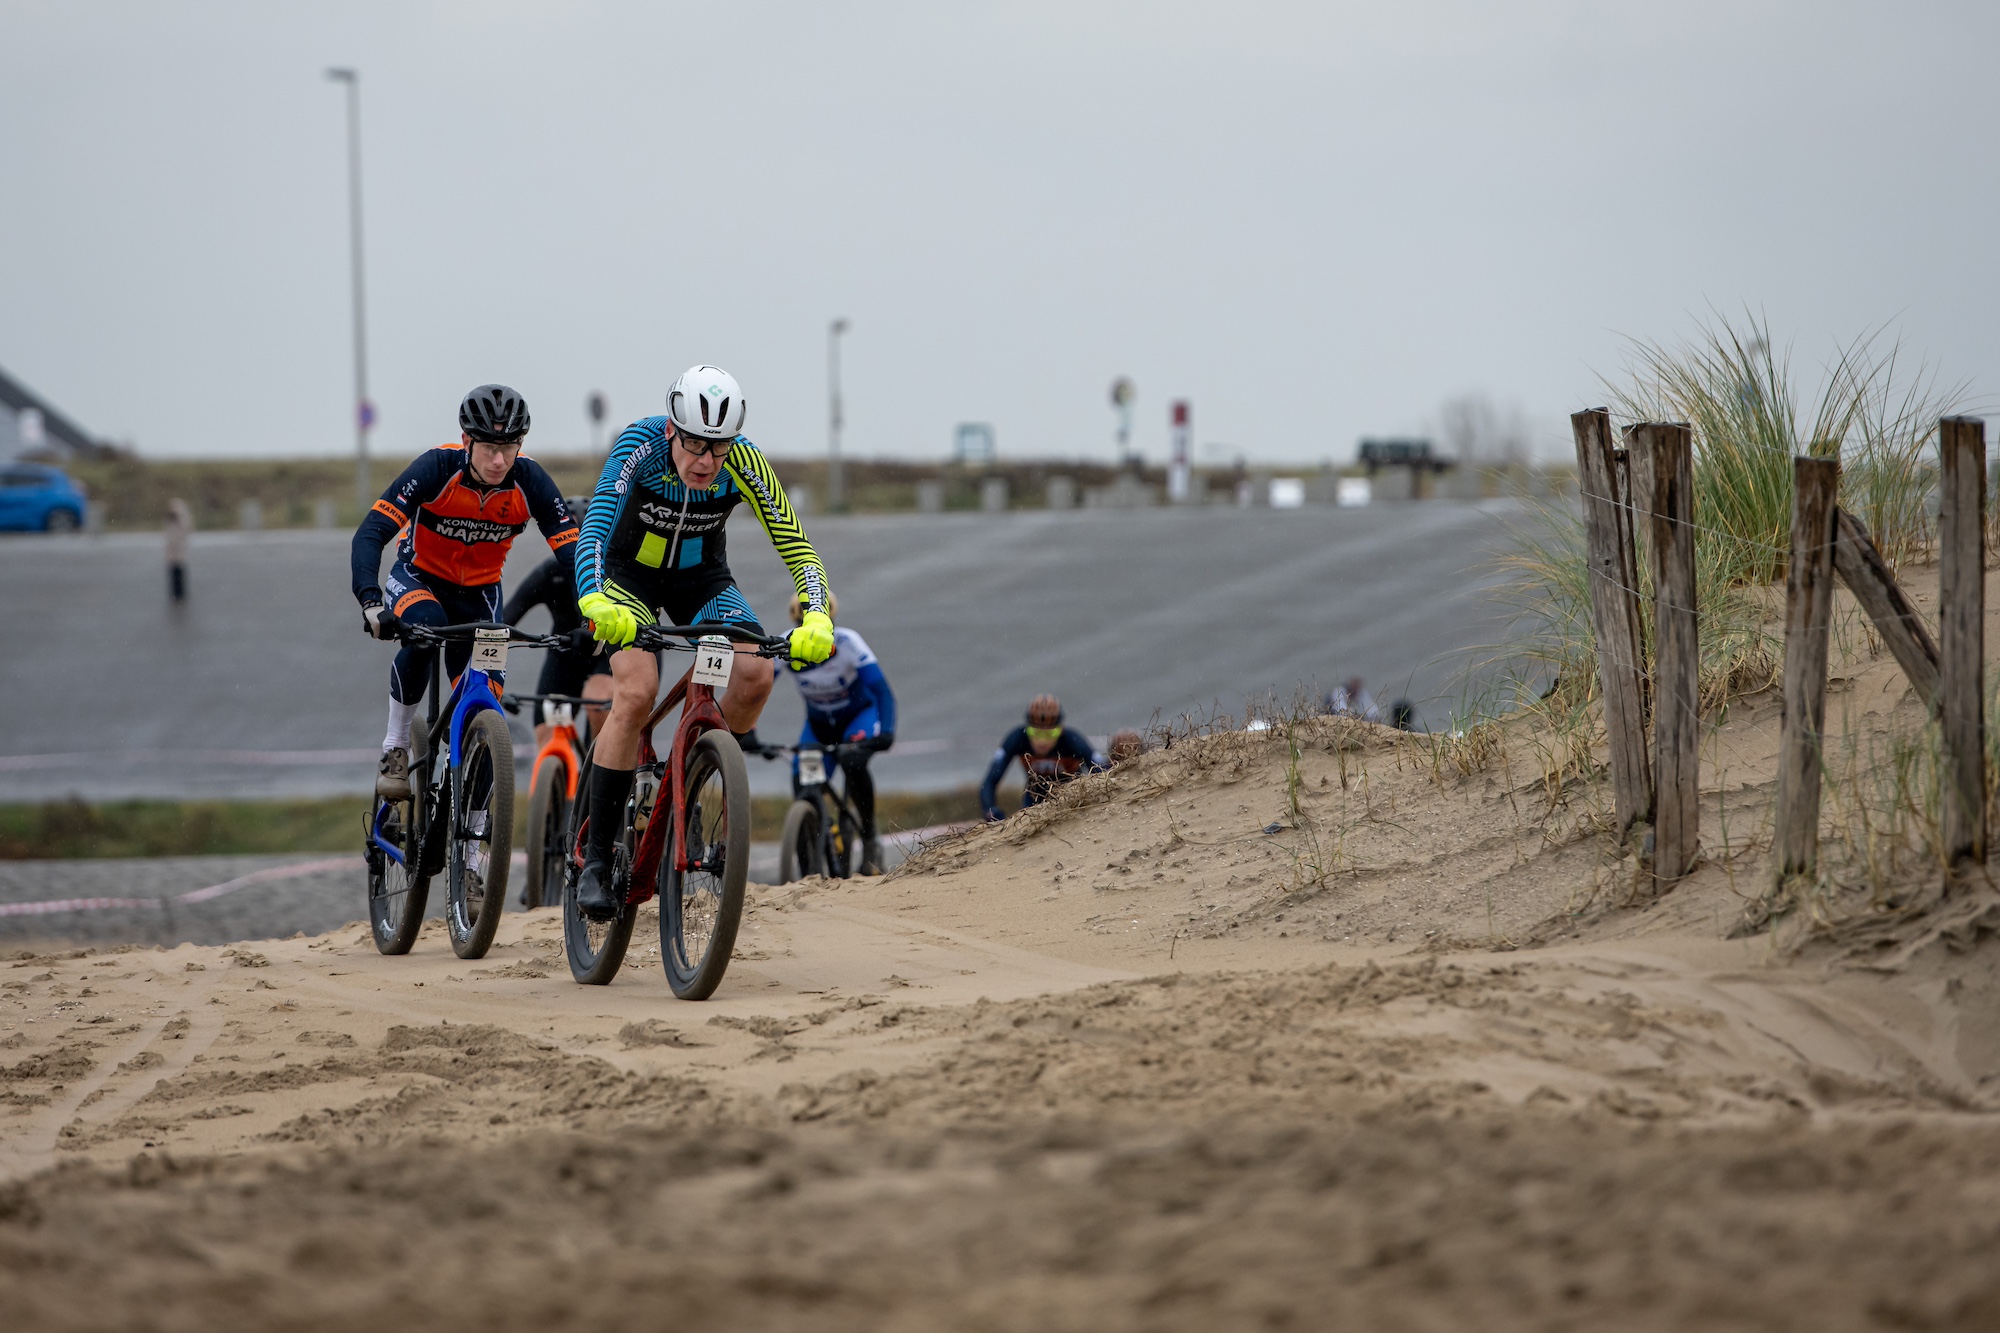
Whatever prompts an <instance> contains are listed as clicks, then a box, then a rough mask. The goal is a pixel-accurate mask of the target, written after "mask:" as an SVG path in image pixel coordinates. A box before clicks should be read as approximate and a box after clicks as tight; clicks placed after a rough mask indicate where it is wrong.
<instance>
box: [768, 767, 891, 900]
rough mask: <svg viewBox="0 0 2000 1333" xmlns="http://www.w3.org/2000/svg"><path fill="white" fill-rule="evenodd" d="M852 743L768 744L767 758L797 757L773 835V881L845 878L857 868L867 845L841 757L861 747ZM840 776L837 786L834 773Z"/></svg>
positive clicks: (789, 881)
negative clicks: (786, 804) (781, 820)
mask: <svg viewBox="0 0 2000 1333" xmlns="http://www.w3.org/2000/svg"><path fill="white" fill-rule="evenodd" d="M861 748H862V747H861V746H857V745H767V746H765V747H764V749H763V755H764V757H765V758H766V759H775V758H777V757H779V756H780V755H787V754H791V755H797V756H798V767H797V768H796V769H795V770H794V771H793V773H792V804H791V807H790V808H789V809H787V810H786V811H785V825H784V831H783V832H782V833H780V834H779V835H778V882H779V883H780V884H789V883H791V882H792V881H793V880H795V879H804V878H805V877H806V876H807V875H827V876H830V877H832V878H834V879H848V878H850V877H852V876H853V875H854V874H855V873H856V872H857V871H859V870H860V868H861V861H862V858H863V857H864V856H865V855H867V844H866V842H865V840H864V839H863V838H862V835H861V812H860V811H858V810H856V809H855V808H854V802H853V800H852V799H850V798H849V796H848V794H847V782H846V778H845V775H844V770H842V769H841V768H840V760H841V759H842V758H843V757H846V756H849V755H851V754H853V753H854V752H855V751H857V750H859V749H861ZM836 773H840V774H842V779H841V782H840V784H839V785H838V786H836V785H835V784H834V780H833V779H834V775H835V774H836Z"/></svg>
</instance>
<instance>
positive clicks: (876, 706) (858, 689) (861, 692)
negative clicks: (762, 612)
mask: <svg viewBox="0 0 2000 1333" xmlns="http://www.w3.org/2000/svg"><path fill="white" fill-rule="evenodd" d="M826 605H827V609H828V610H829V611H830V612H832V613H833V614H835V615H838V614H840V603H839V601H838V600H837V599H836V598H835V597H834V596H833V595H832V594H831V593H829V594H827V600H826ZM805 610H806V599H805V598H803V597H799V598H796V599H794V600H793V602H792V621H793V623H794V624H796V623H798V621H799V619H800V617H801V616H802V615H803V614H804V612H805ZM792 684H794V685H796V686H798V687H799V694H800V696H801V697H802V698H803V699H804V700H805V705H806V721H805V726H804V727H803V728H801V729H800V731H799V742H798V743H799V745H800V746H801V747H805V748H809V747H811V746H814V745H839V746H843V747H846V748H845V749H844V750H843V751H842V752H840V771H841V772H843V773H845V774H846V775H847V794H848V795H849V796H851V797H852V798H853V799H854V813H856V814H857V815H860V816H861V839H862V852H861V873H862V874H864V875H879V874H881V873H882V843H881V841H880V840H879V839H878V838H877V837H876V836H875V780H874V779H873V778H871V777H870V776H868V761H869V760H870V759H873V758H874V757H875V756H876V754H878V753H880V752H881V751H883V750H887V749H888V748H889V747H890V746H892V745H894V744H895V743H896V695H895V692H894V691H892V690H891V689H890V688H889V678H888V677H887V676H885V675H883V674H882V664H881V663H880V662H878V661H876V660H875V654H874V653H873V652H871V651H869V648H868V642H867V640H865V639H863V638H862V637H861V636H860V635H859V634H856V633H855V632H854V631H853V630H851V629H848V628H847V627H846V626H845V625H843V626H841V627H839V628H838V629H836V630H834V632H833V655H832V656H831V657H829V658H827V659H826V661H824V662H821V663H820V664H819V665H818V666H809V667H807V668H806V669H805V670H803V671H794V672H793V673H792ZM798 777H799V759H798V756H797V755H793V756H792V781H793V783H794V784H795V786H794V789H795V790H796V784H797V782H798Z"/></svg>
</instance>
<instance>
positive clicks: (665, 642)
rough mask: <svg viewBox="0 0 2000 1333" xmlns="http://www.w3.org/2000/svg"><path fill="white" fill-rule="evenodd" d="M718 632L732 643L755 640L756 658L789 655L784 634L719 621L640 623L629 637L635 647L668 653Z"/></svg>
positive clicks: (689, 649) (691, 646)
mask: <svg viewBox="0 0 2000 1333" xmlns="http://www.w3.org/2000/svg"><path fill="white" fill-rule="evenodd" d="M710 635H719V636H721V637H722V638H725V639H728V640H729V641H730V642H732V643H754V644H756V645H757V656H759V657H780V656H782V657H787V658H789V657H790V656H791V646H790V645H791V639H790V637H789V636H787V635H783V634H772V635H763V634H758V633H756V632H755V631H753V630H748V629H745V628H744V627H743V626H741V625H734V624H731V623H729V622H728V621H722V620H704V621H697V622H696V623H695V624H692V625H641V626H640V627H639V634H638V637H636V638H635V639H633V640H632V646H633V647H634V648H644V649H651V650H654V651H658V650H661V649H665V650H667V651H670V652H693V651H694V640H696V639H701V638H707V637H708V636H710Z"/></svg>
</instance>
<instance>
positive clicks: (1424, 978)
mask: <svg viewBox="0 0 2000 1333" xmlns="http://www.w3.org/2000/svg"><path fill="white" fill-rule="evenodd" d="M1849 667H1850V668H1851V669H1849V670H1848V671H1847V673H1846V674H1845V675H1844V676H1843V684H1842V689H1843V691H1844V696H1843V697H1844V699H1845V700H1846V704H1845V705H1844V708H1845V712H1844V713H1843V716H1846V717H1848V718H1849V719H1851V722H1852V725H1854V726H1856V727H1884V726H1889V725H1891V724H1894V723H1896V722H1898V720H1899V719H1900V720H1902V721H1907V718H1908V712H1909V710H1910V709H1911V708H1913V707H1914V705H1913V703H1911V701H1910V700H1909V699H1908V698H1907V697H1906V693H1905V692H1901V691H1899V689H1898V687H1897V684H1896V681H1895V679H1894V678H1893V676H1892V674H1891V673H1888V672H1884V671H1882V670H1881V669H1880V667H1879V666H1878V665H1876V664H1873V663H1871V662H1869V661H1865V660H1861V661H1856V662H1853V663H1850V664H1849ZM1774 738H1775V720H1774V718H1773V716H1772V709H1771V706H1770V704H1769V702H1768V701H1762V700H1751V701H1748V702H1747V703H1745V704H1743V705H1740V706H1739V707H1738V709H1737V710H1736V711H1735V713H1734V714H1733V717H1732V720H1731V721H1730V722H1729V724H1728V725H1727V726H1725V727H1724V728H1723V729H1722V730H1721V732H1720V733H1719V734H1718V736H1717V737H1716V738H1715V739H1714V741H1713V749H1714V753H1715V755H1716V762H1714V763H1713V764H1712V765H1711V769H1710V771H1711V772H1712V773H1713V774H1714V777H1713V779H1712V780H1711V789H1710V790H1709V792H1708V799H1710V800H1712V801H1715V802H1717V803H1718V806H1717V814H1721V813H1723V812H1725V811H1726V812H1729V813H1730V818H1731V819H1732V820H1734V821H1736V822H1735V825H1734V827H1735V839H1736V841H1735V842H1734V843H1731V844H1728V845H1725V844H1724V843H1723V842H1722V840H1721V838H1720V836H1719V833H1718V835H1717V837H1716V838H1715V840H1714V841H1713V842H1712V843H1711V844H1710V847H1711V854H1710V856H1709V859H1708V860H1707V861H1706V862H1705V863H1704V865H1703V866H1702V867H1701V868H1700V869H1699V870H1698V872H1697V873H1696V874H1695V875H1694V876H1693V877H1691V878H1690V879H1689V880H1688V881H1687V882H1686V883H1684V884H1683V885H1682V886H1680V887H1679V888H1678V889H1676V890H1675V891H1674V892H1673V893H1672V894H1670V895H1668V896H1667V897H1666V898H1664V899H1662V900H1661V901H1659V902H1658V903H1655V904H1650V905H1648V904H1645V903H1643V902H1635V901H1634V900H1633V898H1632V895H1631V885H1632V883H1633V867H1632V863H1631V862H1630V861H1629V860H1619V859H1617V858H1615V857H1614V856H1612V855H1611V854H1610V853H1609V852H1608V851H1607V848H1606V847H1605V845H1604V841H1603V839H1602V838H1601V837H1600V836H1598V835H1596V834H1594V833H1592V832H1590V830H1589V828H1588V823H1587V821H1586V820H1582V819H1580V818H1579V817H1577V815H1576V810H1575V806H1574V804H1572V805H1571V806H1570V807H1566V809H1567V813H1564V812H1563V811H1562V810H1558V811H1556V812H1553V813H1552V812H1551V811H1550V810H1549V808H1548V805H1547V803H1546V802H1544V801H1541V800H1540V799H1539V797H1538V795H1537V791H1538V787H1537V781H1538V779H1537V778H1536V776H1535V775H1534V773H1533V772H1532V770H1531V769H1529V768H1528V764H1527V759H1526V757H1525V756H1526V755H1527V753H1528V748H1527V747H1526V744H1525V742H1524V741H1523V740H1522V739H1521V738H1520V737H1519V736H1510V737H1509V738H1508V751H1507V759H1506V760H1505V761H1504V762H1495V763H1493V764H1491V765H1489V766H1488V767H1486V768H1485V769H1483V770H1481V771H1478V772H1475V773H1473V774H1472V775H1471V776H1468V777H1459V776H1456V775H1446V776H1443V777H1442V778H1434V776H1433V774H1432V773H1431V772H1430V771H1428V770H1427V768H1425V767H1424V766H1422V765H1420V764H1419V763H1418V762H1417V756H1416V755H1415V752H1413V751H1412V750H1411V749H1410V748H1409V746H1408V743H1407V742H1406V741H1404V740H1402V739H1400V738H1398V737H1397V736H1396V735H1395V734H1393V733H1389V732H1387V731H1384V730H1382V729H1379V728H1373V727H1367V726H1365V725H1361V724H1341V723H1333V722H1325V721H1322V722H1317V723H1310V724H1306V725H1305V726H1303V727H1301V728H1299V729H1298V730H1297V731H1295V732H1294V733H1293V735H1292V737H1291V738H1290V741H1288V739H1287V737H1286V736H1285V735H1283V734H1282V733H1280V732H1266V733H1262V734H1247V733H1234V734H1231V735H1226V736H1217V737H1211V738H1208V739H1206V740H1197V741H1184V742H1182V743H1181V744H1179V745H1177V746H1176V747H1175V748H1174V749H1172V750H1169V751H1165V752H1156V753H1154V754H1151V755H1148V756H1146V757H1145V758H1144V759H1142V760H1140V761H1138V762H1137V763H1135V764H1132V765H1127V766H1125V767H1122V768H1121V769H1119V770H1117V771H1116V772H1114V773H1112V774H1110V775H1107V776H1105V777H1103V778H1099V779H1094V780H1092V783H1091V784H1090V785H1089V786H1088V787H1085V788H1079V789H1078V791H1077V792H1076V793H1074V796H1075V798H1076V799H1074V800H1072V801H1067V802H1065V803H1064V806H1065V808H1063V809H1060V810H1056V811H1052V812H1045V813H1040V814H1035V815H1030V816H1025V817H1022V818H1017V819H1015V820H1012V821H1009V823H1008V824H1006V825H1002V826H997V827H992V828H988V829H984V830H980V831H977V832H975V833H973V834H971V835H970V836H967V837H965V838H962V839H958V840H954V841H952V842H949V843H945V844H941V845H937V846H934V847H932V848H930V849H928V850H927V851H926V852H925V853H924V854H923V855H922V856H920V857H919V858H917V860H916V861H915V862H913V863H912V865H911V866H910V867H909V868H908V869H906V870H905V871H903V872H900V873H898V874H897V875H895V876H893V877H891V878H888V879H876V880H861V881H854V882H851V883H828V882H812V883H808V884H804V885H793V886H787V887H785V888H780V889H758V890H755V891H754V894H753V903H752V908H751V911H750V914H749V917H748V920H747V922H746V927H745V930H744V932H743V936H742V940H741V942H740V944H739V952H738V956H737V961H736V962H735V964H734V965H733V966H732V968H731V971H730V974H729V978H728V981H727V982H726V983H725V985H724V987H723V989H722V991H721V992H720V993H719V995H718V996H717V997H716V998H715V999H714V1000H712V1001H710V1002H707V1003H704V1004H684V1003H680V1002H677V1001H675V1000H674V999H673V998H672V996H671V994H670V992H669V991H668V989H667V987H666V984H665V981H664V979H663V978H662V976H661V975H660V973H659V969H658V954H657V943H656V938H657V937H656V936H654V935H653V934H652V931H653V929H654V927H653V926H652V924H651V922H652V918H651V916H650V913H649V915H648V919H647V920H646V921H645V922H643V923H642V926H641V931H640V934H639V936H638V937H637V938H638V940H639V941H640V942H641V946H642V947H635V949H634V955H633V956H632V957H631V958H630V959H628V962H627V969H626V972H625V973H624V974H623V975H622V976H621V977H620V978H619V979H618V981H617V982H616V983H615V984H613V985H612V986H610V987H607V988H602V989H592V988H583V987H578V986H575V985H573V984H572V983H571V982H570V980H569V977H568V975H567V969H566V967H565V965H564V963H563V961H562V957H561V952H560V932H559V926H558V922H557V921H556V919H555V917H554V916H553V915H552V914H549V913H536V914H533V915H531V916H525V917H509V918H507V921H506V923H505V925H504V926H503V931H502V935H501V939H500V941H499V943H498V944H497V945H496V947H495V948H494V950H493V951H492V953H491V954H490V955H489V956H488V957H487V958H486V959H483V960H481V961H479V962H474V963H467V962H463V961H460V960H458V959H456V958H454V957H452V956H451V954H450V952H449V950H448V948H447V947H446V945H445V943H444V941H443V939H442V937H441V928H440V927H438V926H436V925H435V924H434V925H433V926H432V927H431V928H430V930H429V931H428V932H427V933H426V935H425V937H424V938H423V939H422V940H421V941H420V942H419V944H418V947H417V951H416V952H415V953H413V954H412V955H411V956H409V957H407V958H400V959H388V958H382V957H380V956H378V955H377V954H376V953H375V951H374V949H373V948H372V946H371V945H370V943H369V941H368V938H367V935H366V932H365V931H364V930H363V929H361V928H360V927H358V926H351V927H348V928H346V929H344V930H342V931H337V932H334V933H332V934H329V935H326V936H323V937H319V938H310V939H309V938H296V939H292V940H286V941H281V942H275V943H259V944H256V945H254V946H253V945H244V946H238V947H236V948H201V947H193V946H184V947H181V948H177V949H173V950H132V951H127V952H119V953H111V954H96V953H79V952H76V951H50V952H47V953H44V954H41V955H39V956H33V957H23V958H17V959H15V960H13V961H12V962H11V963H9V964H7V965H6V966H4V967H0V987H4V989H0V1175H4V1177H5V1178H6V1179H7V1180H8V1181H9V1182H11V1183H8V1184H6V1185H4V1186H0V1275H4V1277H0V1320H4V1322H5V1324H6V1326H7V1327H10V1328H43V1327H47V1328H72V1327H73V1328H100V1327H111V1326H114V1325H115V1326H119V1327H130V1326H135V1325H138V1326H146V1327H157V1328H162V1329H178V1328H189V1329H194V1328H202V1329H215V1328H233V1327H267V1326H271V1325H274V1324H285V1325H288V1326H300V1327H314V1328H350V1327H364V1326H371V1327H380V1326H382V1325H383V1323H384V1322H385V1321H387V1322H389V1323H392V1324H395V1325H409V1324H422V1325H425V1326H436V1327H451V1328H456V1327H474V1326H479V1327H486V1328H515V1327H520V1328H527V1327H604V1326H611V1325H613V1324H620V1325H622V1324H625V1323H630V1322H633V1321H638V1320H652V1321H660V1322H668V1321H682V1320H689V1319H692V1320H694V1321H696V1322H698V1323H700V1324H703V1325H709V1326H712V1325H719V1324H727V1325H732V1326H744V1327H759V1328H781V1329H782V1328H800V1329H806V1328H811V1329H829V1328H832V1329H841V1328H857V1329H858V1328H870V1329H880V1328H892V1329H903V1328H908V1329H934V1328H941V1327H964V1328H993V1329H1052V1328H1053V1329H1067V1328H1077V1329H1082V1328H1090V1329H1092V1330H1103V1329H1126V1328H1131V1329H1155V1328H1159V1329H1174V1328H1190V1329H1192V1328H1203V1329H1213V1328H1217V1327H1225V1328H1237V1327H1260V1328H1261V1327H1328V1326H1334V1325H1336V1324H1343V1323H1353V1324H1358V1326H1363V1327H1371V1328H1402V1327H1408V1328H1436V1327H1480V1328H1515V1327H1519V1328H1547V1327H1572V1326H1574V1327H1579V1328H1582V1327H1612V1326H1615V1327H1621V1328H1661V1329H1665V1328H1686V1327H1696V1326H1699V1327H1758V1328H1773V1327H1775V1328H1792V1327H1796V1328H1865V1327H1909V1328H1973V1327H1992V1326H1994V1325H1995V1323H1996V1322H2000V1277H1995V1276H1993V1274H1992V1270H1991V1264H1990V1258H1989V1256H1990V1253H1991V1247H1992V1244H1993V1241H1994V1238H1995V1233H1996V1232H1997V1231H2000V1221H1996V1220H1995V1219H1996V1218H2000V1213H1996V1211H1995V1209H1994V1203H1993V1201H1994V1200H1995V1198H2000V1117H1996V1115H1995V1102H1996V1097H1995V1091H1996V1084H1995V1080H1996V1076H2000V1024H1996V1022H1995V1020H1994V1015H1995V1012H1996V1003H1995V1002H1996V1000H2000V980H1996V977H1995V975H1994V972H1995V969H1994V957H1995V955H1994V952H1993V950H1992V949H1991V948H1982V947H1978V946H1979V941H1980V940H1981V938H1982V937H1983V935H1984V933H1985V932H1986V930H1987V924H1986V923H1987V922H1988V921H1989V920H1990V919H2000V918H1994V917H1993V916H1992V915H1991V913H1992V906H1993V903H1994V901H1995V900H1994V899H1993V898H1992V897H1991V895H1990V891H1989V890H1987V889H1985V888H1983V887H1982V888H1978V889H1968V890H1966V891H1965V892H1964V893H1962V894H1960V895H1959V896H1958V897H1956V898H1955V899H1953V900H1951V901H1949V902H1947V903H1944V904H1942V905H1936V904H1933V905H1931V906H1928V907H1923V906H1921V905H1920V906H1919V907H1918V908H1912V909H1907V910H1902V911H1898V912H1885V913H1879V914H1877V916H1876V917H1874V918H1870V919H1867V920H1861V921H1858V922H1856V923H1853V924H1852V925H1851V928H1843V929H1841V930H1832V931H1819V932H1816V933H1805V932H1802V931H1801V930H1800V929H1799V928H1798V927H1797V926H1795V925H1791V924H1788V923H1780V925H1779V927H1778V928H1777V929H1776V930H1775V931H1774V930H1770V929H1766V930H1762V931H1759V932H1756V933H1751V934H1744V933H1743V931H1742V929H1741V927H1742V923H1743V922H1744V921H1745V919H1746V916H1745V907H1746V904H1747V903H1748V901H1749V899H1750V898H1751V897H1752V896H1754V894H1755V892H1756V891H1757V890H1758V889H1759V888H1760V887H1761V880H1760V878H1759V876H1760V875H1761V873H1762V872H1761V868H1760V867H1761V860H1760V856H1759V854H1758V853H1756V852H1755V851H1754V849H1751V850H1745V846H1744V845H1743V844H1747V843H1748V842H1749V841H1750V837H1749V834H1748V833H1746V832H1745V830H1746V829H1752V828H1754V826H1755V824H1756V821H1757V818H1758V815H1759V812H1760V810H1761V808H1762V806H1763V804H1767V803H1768V801H1769V799H1770V794H1769V755H1770V753H1771V749H1772V745H1773V743H1774ZM1291 741H1296V743H1297V746H1298V750H1299V756H1298V759H1297V762H1296V767H1294V764H1293V759H1292V750H1291ZM1517 765H1519V766H1518V767H1517ZM1294 794H1297V797H1298V800H1299V802H1300V808H1301V810H1302V811H1303V812H1304V815H1305V820H1309V821H1310V825H1311V827H1313V828H1314V829H1315V830H1316V833H1315V834H1314V835H1313V838H1308V837H1306V836H1305V835H1304V834H1303V833H1302V832H1301V831H1300V829H1299V828H1298V827H1296V825H1297V824H1299V823H1302V822H1305V820H1302V819H1299V818H1295V817H1294V816H1293V814H1292V813H1291V812H1292V798H1293V795H1294ZM1314 839H1317V841H1314ZM648 943H650V944H651V946H652V947H650V948H648V947H643V946H644V945H646V944H648Z"/></svg>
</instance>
